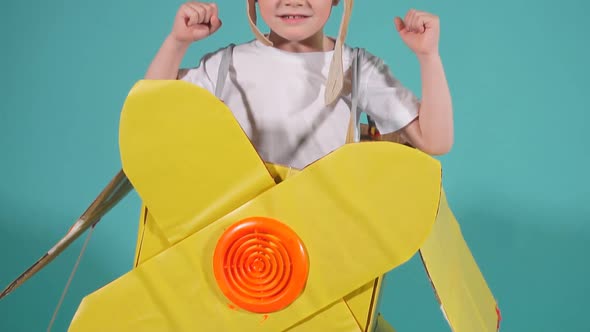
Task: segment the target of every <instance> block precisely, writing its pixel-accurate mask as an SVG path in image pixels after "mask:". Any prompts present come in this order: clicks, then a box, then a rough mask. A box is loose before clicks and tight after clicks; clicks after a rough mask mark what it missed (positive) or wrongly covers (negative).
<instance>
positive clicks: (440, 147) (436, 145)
mask: <svg viewBox="0 0 590 332" xmlns="http://www.w3.org/2000/svg"><path fill="white" fill-rule="evenodd" d="M452 148H453V140H452V139H448V140H438V141H435V142H429V143H428V144H423V145H422V146H421V147H419V149H420V150H422V151H423V152H424V153H427V154H429V155H431V156H442V155H445V154H447V153H449V152H451V149H452Z"/></svg>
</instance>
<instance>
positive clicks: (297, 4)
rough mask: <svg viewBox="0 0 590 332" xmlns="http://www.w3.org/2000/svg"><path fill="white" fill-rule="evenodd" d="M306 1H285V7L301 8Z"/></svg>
mask: <svg viewBox="0 0 590 332" xmlns="http://www.w3.org/2000/svg"><path fill="white" fill-rule="evenodd" d="M304 2H305V0H283V3H284V5H285V6H292V7H301V6H303V3H304Z"/></svg>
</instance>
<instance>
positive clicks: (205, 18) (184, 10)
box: [171, 2, 221, 44]
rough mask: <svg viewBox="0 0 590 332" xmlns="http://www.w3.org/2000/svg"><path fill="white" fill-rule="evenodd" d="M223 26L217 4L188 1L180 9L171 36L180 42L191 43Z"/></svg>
mask: <svg viewBox="0 0 590 332" xmlns="http://www.w3.org/2000/svg"><path fill="white" fill-rule="evenodd" d="M219 27H221V21H220V20H219V14H218V12H217V5H216V4H214V3H204V2H187V3H184V4H183V5H182V6H180V8H179V9H178V12H177V13H176V18H175V19H174V25H173V27H172V33H171V37H172V38H173V39H174V40H176V41H177V42H179V43H182V44H190V43H192V42H195V41H198V40H201V39H204V38H207V37H209V36H210V35H212V34H213V33H215V31H217V30H218V29H219Z"/></svg>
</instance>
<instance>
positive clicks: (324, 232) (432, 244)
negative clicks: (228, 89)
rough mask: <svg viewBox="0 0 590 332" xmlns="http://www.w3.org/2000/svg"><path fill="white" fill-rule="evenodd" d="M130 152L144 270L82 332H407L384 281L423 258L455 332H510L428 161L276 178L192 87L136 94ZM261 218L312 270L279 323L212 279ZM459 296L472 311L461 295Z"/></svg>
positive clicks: (381, 145)
mask: <svg viewBox="0 0 590 332" xmlns="http://www.w3.org/2000/svg"><path fill="white" fill-rule="evenodd" d="M120 144H121V155H122V160H123V167H124V171H125V173H126V174H127V176H128V177H129V179H130V180H131V182H132V184H133V185H134V187H135V188H136V190H137V192H138V194H139V195H140V197H141V198H142V201H143V203H144V205H143V206H142V213H141V218H140V229H139V232H138V244H137V250H136V267H135V268H134V269H133V270H131V271H130V272H129V273H127V274H125V275H123V276H122V277H120V278H119V279H117V280H115V281H114V282H112V283H110V284H108V285H106V286H105V287H103V288H101V289H100V290H98V291H96V292H95V293H93V294H90V295H89V296H87V297H86V298H85V299H84V300H83V302H82V304H81V305H80V307H79V309H78V312H77V313H76V316H75V317H74V319H73V321H72V324H71V326H70V331H138V330H141V331H196V330H198V331H249V330H256V331H312V330H313V331H316V330H321V331H334V332H337V331H342V332H345V331H393V329H392V328H391V326H389V324H387V322H385V321H384V319H383V317H381V316H380V315H378V314H377V313H378V311H377V308H376V307H377V304H378V298H379V293H380V289H381V282H380V281H381V279H382V277H383V274H385V273H387V272H388V271H390V270H392V269H394V268H395V267H396V266H399V265H400V264H403V263H404V262H405V261H407V260H408V259H409V258H410V257H412V256H413V255H414V254H415V253H417V252H420V253H421V255H422V258H423V260H424V264H425V267H426V269H427V272H428V274H429V276H430V278H431V280H432V283H433V286H434V287H435V289H436V291H437V294H438V296H439V300H440V301H441V303H442V306H443V308H445V312H446V314H447V316H448V317H449V323H450V325H451V327H452V328H453V330H454V331H461V332H463V331H465V332H467V331H492V330H494V328H495V327H496V323H497V316H494V315H492V313H493V312H495V307H496V306H495V300H494V299H493V296H492V295H491V292H489V289H487V284H485V281H484V280H483V277H482V275H481V273H480V272H479V269H478V268H477V266H476V265H475V262H474V261H473V258H472V256H471V254H470V252H469V249H468V247H467V246H466V244H465V242H464V240H463V238H462V237H461V236H460V233H458V224H457V223H456V220H455V219H454V218H451V217H449V214H450V209H449V208H448V205H447V202H446V199H445V197H444V193H443V192H442V186H441V183H440V181H441V169H440V164H439V163H438V161H436V160H435V159H433V158H431V157H430V156H428V155H426V154H424V153H422V152H419V151H418V150H415V149H412V148H409V147H406V146H403V145H400V144H394V143H390V142H363V143H357V144H347V145H345V146H344V147H342V148H340V149H338V150H336V151H334V152H333V153H331V154H329V155H328V156H326V157H325V158H322V159H321V160H319V161H318V162H316V163H314V164H312V165H310V166H309V167H307V168H305V169H304V170H302V171H296V170H292V169H289V168H285V167H282V166H280V165H273V164H268V163H267V164H265V163H264V162H262V161H261V160H260V158H259V156H258V155H257V154H256V153H255V151H254V149H253V147H252V146H251V144H250V143H249V141H248V140H247V137H246V136H245V135H244V134H243V132H242V131H241V129H240V128H239V126H238V125H237V122H236V121H235V120H234V119H233V117H232V116H231V112H230V111H229V110H228V109H227V108H226V107H225V105H223V104H222V103H221V102H220V101H219V100H217V99H216V98H214V97H213V96H212V95H211V94H209V93H208V92H207V91H206V90H204V89H201V88H198V87H196V86H193V85H191V84H189V83H186V82H180V81H141V82H139V83H138V84H137V85H136V86H135V87H134V88H133V90H132V91H131V93H130V95H129V97H128V99H127V101H126V103H125V107H124V109H123V112H122V116H121V140H120ZM251 216H265V217H272V218H275V219H278V220H280V221H282V222H284V223H285V224H287V225H288V226H289V227H291V228H292V229H293V230H294V231H295V232H296V233H297V234H298V236H299V237H300V238H301V239H302V241H303V243H304V245H305V246H306V249H307V251H308V253H309V258H310V268H309V276H308V281H307V284H306V287H305V289H304V291H303V292H302V293H301V295H300V296H299V297H298V298H297V299H296V300H295V301H294V302H293V303H292V304H291V305H290V306H288V307H287V308H285V309H283V310H281V311H278V312H273V313H268V314H265V315H261V314H254V313H251V312H248V311H246V310H243V309H240V308H238V307H236V306H235V305H234V304H232V303H230V302H229V301H228V300H227V299H226V298H225V296H224V295H223V294H222V293H221V292H220V291H219V288H218V287H217V285H216V280H215V278H214V275H213V271H212V264H213V262H212V256H213V251H214V249H215V245H216V241H217V239H218V238H219V237H220V236H221V234H222V233H223V231H224V230H225V229H226V228H227V227H229V226H231V225H232V224H233V223H235V222H237V221H238V220H240V219H242V218H245V217H251ZM442 244H445V246H443V247H441V245H442ZM448 248H453V250H449V249H448ZM448 269H450V270H452V271H450V272H445V271H446V270H448ZM376 281H377V282H376ZM457 283H462V284H463V285H465V286H464V290H463V293H461V295H460V296H463V295H465V294H468V295H470V296H471V297H472V300H471V302H469V301H462V300H461V299H458V298H457V297H458V296H459V295H452V294H451V293H450V290H451V289H453V288H457ZM484 286H485V287H484ZM486 290H487V291H486ZM474 313H477V315H475V314H474ZM103 317H110V319H109V320H104V319H102V318H103Z"/></svg>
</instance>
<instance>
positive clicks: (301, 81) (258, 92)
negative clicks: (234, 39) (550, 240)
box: [145, 0, 453, 169]
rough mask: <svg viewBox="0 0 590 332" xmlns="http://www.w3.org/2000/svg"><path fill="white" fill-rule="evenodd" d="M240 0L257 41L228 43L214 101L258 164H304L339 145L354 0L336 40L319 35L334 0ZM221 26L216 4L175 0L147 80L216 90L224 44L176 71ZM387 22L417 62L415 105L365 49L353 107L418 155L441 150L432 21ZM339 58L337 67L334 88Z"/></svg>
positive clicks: (448, 135)
mask: <svg viewBox="0 0 590 332" xmlns="http://www.w3.org/2000/svg"><path fill="white" fill-rule="evenodd" d="M247 1H248V3H247V4H248V7H247V8H248V15H249V18H250V25H251V28H252V29H253V32H254V34H255V36H256V39H254V40H252V41H250V42H247V43H244V44H240V45H236V46H235V47H234V48H233V51H232V54H233V56H232V62H231V64H230V67H229V73H228V75H227V79H226V81H225V85H224V89H223V92H222V94H221V96H220V98H221V99H222V100H223V101H224V102H225V104H226V105H227V106H228V107H229V108H230V109H231V111H232V112H233V114H234V116H235V117H236V119H237V121H238V122H239V123H240V125H241V127H242V128H243V130H244V131H245V133H246V134H247V135H248V137H249V138H250V140H251V141H252V143H253V145H254V147H255V148H256V150H257V151H258V153H259V154H260V156H261V157H262V159H263V160H265V161H267V162H271V163H275V164H281V165H286V166H290V167H293V168H297V169H301V168H304V167H305V166H307V165H309V164H310V163H312V162H314V161H316V160H318V159H320V158H322V157H323V156H325V155H326V154H328V153H330V152H331V151H333V150H335V149H337V148H339V147H341V146H342V145H343V144H344V143H345V139H346V135H347V130H348V123H349V119H350V114H351V111H350V110H351V93H350V92H351V91H350V72H351V71H350V67H351V63H352V60H353V59H352V55H353V51H352V48H350V47H349V46H347V45H345V44H343V39H344V36H345V34H346V30H347V24H348V18H349V17H350V10H351V7H352V0H344V5H345V8H344V18H343V21H342V26H341V28H340V33H339V36H338V37H337V38H331V37H328V36H326V35H325V34H324V26H325V24H326V22H327V21H328V18H329V16H330V13H331V10H332V7H333V6H336V5H338V2H339V0H258V1H256V0H247ZM256 2H257V3H258V7H259V8H258V9H259V11H260V14H261V16H262V19H263V20H264V21H265V23H266V24H267V25H268V27H269V28H270V32H269V33H268V34H267V35H264V34H262V33H261V32H260V31H259V30H258V28H256V8H255V6H256ZM221 25H222V23H221V20H220V18H219V13H218V9H217V6H216V5H215V4H214V3H202V2H189V3H185V4H183V5H181V7H180V9H179V10H178V13H177V15H176V18H175V20H174V24H173V28H172V31H171V33H170V34H169V36H168V37H167V38H166V39H165V41H164V43H163V44H162V46H161V48H160V50H159V51H158V53H157V54H156V56H155V58H154V60H153V62H152V64H151V65H150V67H149V69H148V71H147V74H146V77H145V78H146V79H181V80H185V81H188V82H192V83H194V84H196V85H198V86H201V87H203V88H206V89H208V90H209V91H211V92H212V93H214V91H215V87H216V82H217V76H218V71H219V66H220V63H221V59H222V52H223V51H224V49H225V48H224V49H221V50H217V51H216V52H213V53H209V54H207V55H205V56H204V57H203V58H202V59H201V61H200V64H199V65H198V66H197V67H196V68H191V69H188V70H187V69H180V68H179V67H180V63H181V61H182V59H183V57H184V55H185V53H186V51H187V49H188V47H189V46H190V45H191V44H192V43H193V42H196V41H199V40H202V39H204V38H207V37H209V36H211V35H212V34H214V33H215V32H216V31H217V30H218V29H219V28H220V27H221ZM394 26H395V28H396V29H397V31H398V32H399V35H400V37H401V39H402V40H403V41H404V42H405V44H406V45H407V46H408V47H409V48H410V49H411V50H412V51H413V52H414V53H415V54H416V56H417V58H418V60H419V63H420V68H421V78H422V99H421V101H418V99H417V98H416V97H415V95H414V94H413V93H412V92H411V91H409V90H408V89H406V88H405V87H404V86H403V85H402V84H401V83H400V82H399V80H397V79H396V78H395V77H394V76H393V75H392V74H391V72H390V70H389V68H388V66H387V65H386V64H385V63H384V62H383V61H382V60H381V59H380V58H378V57H376V56H374V55H372V54H370V53H368V52H365V56H364V57H363V60H362V62H361V63H359V64H358V66H359V68H360V75H359V83H360V84H359V86H358V87H359V92H358V98H359V99H358V108H359V111H362V112H365V113H366V114H367V115H369V116H370V117H371V118H372V119H373V120H374V121H375V124H376V127H377V129H378V130H379V132H380V133H382V134H387V133H393V132H398V131H399V132H400V133H401V134H402V135H403V137H404V138H405V139H406V140H407V141H408V142H409V143H410V144H411V145H412V146H414V147H416V148H418V149H420V150H422V151H424V152H425V153H428V154H431V155H441V154H445V153H447V152H448V151H449V150H450V148H451V146H452V143H453V115H452V103H451V96H450V93H449V89H448V86H447V82H446V78H445V74H444V70H443V65H442V62H441V59H440V56H439V53H438V41H439V19H438V18H437V17H436V16H434V15H432V14H429V13H426V12H421V11H416V10H410V11H409V12H408V13H407V14H406V15H405V18H404V19H401V18H399V17H396V18H395V20H394ZM339 60H341V61H342V63H341V65H340V66H341V68H343V71H344V75H342V74H341V75H340V76H343V77H340V80H341V81H343V82H344V83H343V84H340V85H338V79H339V78H338V65H339V63H338V61H339ZM335 61H336V62H335ZM334 86H335V88H334Z"/></svg>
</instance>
